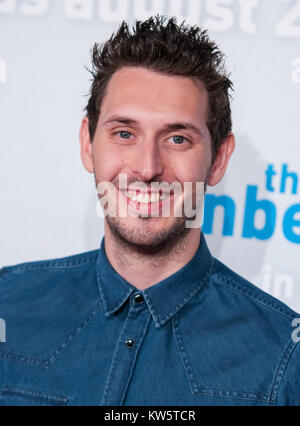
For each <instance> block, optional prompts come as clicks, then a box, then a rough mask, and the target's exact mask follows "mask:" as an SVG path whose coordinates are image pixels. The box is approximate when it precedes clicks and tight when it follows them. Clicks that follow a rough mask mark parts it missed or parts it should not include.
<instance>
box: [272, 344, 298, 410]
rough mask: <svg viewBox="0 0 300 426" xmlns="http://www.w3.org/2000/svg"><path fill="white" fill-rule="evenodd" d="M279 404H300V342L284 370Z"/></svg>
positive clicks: (294, 348)
mask: <svg viewBox="0 0 300 426" xmlns="http://www.w3.org/2000/svg"><path fill="white" fill-rule="evenodd" d="M277 404H278V405H293V406H300V342H298V343H297V344H296V345H295V346H294V347H293V352H292V354H291V356H290V358H289V360H288V362H287V365H286V368H285V370H284V373H283V376H282V381H281V384H280V387H279V391H278V399H277Z"/></svg>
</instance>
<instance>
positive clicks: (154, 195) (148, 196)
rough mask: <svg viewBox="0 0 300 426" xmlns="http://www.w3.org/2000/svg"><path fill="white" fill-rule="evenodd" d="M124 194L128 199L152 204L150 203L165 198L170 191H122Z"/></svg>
mask: <svg viewBox="0 0 300 426" xmlns="http://www.w3.org/2000/svg"><path fill="white" fill-rule="evenodd" d="M124 192H125V195H126V196H127V198H129V200H131V201H135V202H136V203H141V204H150V203H151V204H152V203H158V202H160V201H164V200H166V199H167V198H168V197H169V196H170V193H163V192H161V191H160V192H151V191H149V192H142V191H139V190H136V191H124Z"/></svg>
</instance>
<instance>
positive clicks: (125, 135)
mask: <svg viewBox="0 0 300 426" xmlns="http://www.w3.org/2000/svg"><path fill="white" fill-rule="evenodd" d="M117 135H120V137H121V139H130V137H131V136H132V133H130V132H126V131H125V130H122V131H120V132H117Z"/></svg>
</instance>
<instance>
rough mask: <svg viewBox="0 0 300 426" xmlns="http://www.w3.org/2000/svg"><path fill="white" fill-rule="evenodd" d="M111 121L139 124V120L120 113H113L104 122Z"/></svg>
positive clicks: (108, 122)
mask: <svg viewBox="0 0 300 426" xmlns="http://www.w3.org/2000/svg"><path fill="white" fill-rule="evenodd" d="M110 123H121V124H138V122H137V121H136V120H133V119H132V118H127V117H121V116H118V115H113V116H112V117H110V118H109V119H108V120H106V121H105V122H104V123H103V124H110Z"/></svg>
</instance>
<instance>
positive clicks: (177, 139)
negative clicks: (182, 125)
mask: <svg viewBox="0 0 300 426" xmlns="http://www.w3.org/2000/svg"><path fill="white" fill-rule="evenodd" d="M170 139H171V140H173V142H174V143H175V144H176V145H182V144H183V143H184V142H185V141H187V142H188V140H187V139H186V138H185V137H184V136H172V137H171V138H170Z"/></svg>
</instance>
